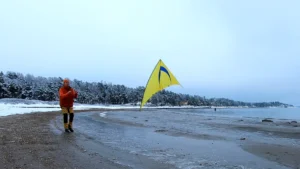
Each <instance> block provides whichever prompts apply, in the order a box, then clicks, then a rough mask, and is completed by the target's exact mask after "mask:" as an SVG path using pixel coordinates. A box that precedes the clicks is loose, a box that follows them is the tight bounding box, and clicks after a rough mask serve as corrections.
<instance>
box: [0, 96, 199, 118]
mask: <svg viewBox="0 0 300 169" xmlns="http://www.w3.org/2000/svg"><path fill="white" fill-rule="evenodd" d="M151 108H161V109H167V108H201V107H191V106H182V107H176V106H175V107H170V106H162V107H144V108H143V109H151ZM89 109H114V110H116V109H139V106H131V105H87V104H77V103H75V104H74V110H89ZM59 110H60V107H59V103H58V102H57V101H51V102H49V101H40V100H24V99H0V116H8V115H13V114H25V113H32V112H49V111H59Z"/></svg>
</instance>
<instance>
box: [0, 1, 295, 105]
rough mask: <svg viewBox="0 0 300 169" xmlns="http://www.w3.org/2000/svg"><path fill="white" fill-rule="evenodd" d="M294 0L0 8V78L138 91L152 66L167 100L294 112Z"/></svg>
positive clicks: (76, 3)
mask: <svg viewBox="0 0 300 169" xmlns="http://www.w3.org/2000/svg"><path fill="white" fill-rule="evenodd" d="M299 7H300V1H298V0H287V1H283V0H264V1H261V0H248V1H246V0H245V1H241V0H206V1H204V0H203V1H202V0H193V1H188V0H143V1H142V0H119V1H116V0H106V1H101V0H95V1H89V0H85V1H74V0H70V1H68V0H49V1H41V0H26V1H20V0H7V1H1V2H0V66H1V67H0V69H1V70H2V71H9V70H10V71H17V72H21V73H25V74H26V73H30V74H33V75H37V76H46V77H49V76H61V77H70V78H72V79H73V78H77V79H80V80H84V81H101V80H104V81H107V82H112V83H116V84H124V85H127V86H130V87H137V86H144V85H145V84H146V82H147V80H148V77H149V75H150V73H151V72H152V69H153V68H154V66H155V64H156V63H157V62H158V60H159V59H162V60H163V61H164V62H165V64H166V65H167V66H168V67H169V69H170V70H171V71H172V72H173V74H174V75H175V76H176V77H177V79H178V80H179V82H180V83H181V84H182V85H183V87H184V88H181V87H172V88H171V90H172V91H176V92H180V93H188V94H197V95H201V96H206V97H226V98H231V99H235V100H242V101H252V102H255V101H276V100H278V101H281V102H286V103H291V104H296V105H300V89H299V87H300V21H299V18H300V10H299Z"/></svg>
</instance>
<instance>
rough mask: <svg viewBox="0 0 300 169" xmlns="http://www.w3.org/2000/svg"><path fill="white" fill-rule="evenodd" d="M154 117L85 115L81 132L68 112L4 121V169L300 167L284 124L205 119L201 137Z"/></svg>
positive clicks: (0, 143)
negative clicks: (66, 117)
mask: <svg viewBox="0 0 300 169" xmlns="http://www.w3.org/2000/svg"><path fill="white" fill-rule="evenodd" d="M127 111H128V110H127ZM81 112H82V111H81ZM103 112H104V114H103ZM160 112H161V111H157V113H160ZM122 113H123V114H122ZM154 113H155V112H154ZM164 113H166V112H164ZM147 115H148V114H146V115H143V114H142V113H139V112H137V111H132V112H131V113H129V114H128V113H126V111H121V110H118V111H110V112H108V111H104V110H92V111H89V112H82V113H78V112H77V113H76V121H75V133H70V134H67V133H64V132H63V128H62V124H61V114H60V112H48V113H31V114H24V115H11V116H6V117H0V166H1V168H5V169H6V168H7V169H10V168H30V169H31V168H46V169H48V168H49V169H50V168H51V169H52V168H53V169H54V168H55V169H57V168H89V169H90V168H103V169H125V168H137V169H143V168H145V169H168V168H172V169H173V168H195V169H196V168H237V169H238V168H241V169H242V168H294V169H298V168H300V162H299V159H300V149H299V144H298V143H299V142H298V143H297V141H299V139H300V132H299V128H298V127H296V126H295V125H292V124H289V123H286V122H282V121H280V122H274V123H272V124H265V123H259V122H258V123H253V122H252V121H251V122H248V121H247V119H244V120H236V121H235V120H233V121H234V122H230V123H228V122H227V123H225V122H224V120H222V119H220V118H213V117H199V119H197V122H198V123H201V125H205V126H206V127H207V126H209V127H210V128H209V132H204V131H207V128H206V127H205V126H201V127H200V128H201V129H202V132H201V133H193V132H183V130H181V131H180V130H178V129H176V127H175V126H172V128H168V125H171V123H172V122H170V123H169V124H166V123H165V124H158V123H157V121H156V119H154V118H149V117H147ZM125 116H126V117H125ZM157 120H158V119H157ZM159 120H161V118H160V119H159ZM175 120H176V119H175ZM225 121H226V120H225ZM176 122H178V123H180V122H179V121H176ZM191 123H193V122H191ZM159 125H161V126H159ZM94 126H96V127H95V128H94ZM217 128H221V129H222V130H221V131H219V129H217ZM93 131H94V133H93ZM224 131H227V132H224ZM257 132H259V137H257V138H256V134H257ZM241 133H246V134H241ZM251 133H254V134H251ZM269 136H271V137H269ZM268 139H270V140H273V141H269V140H268ZM127 140H128V141H127ZM286 140H290V142H289V141H287V142H286ZM282 142H285V143H286V144H282ZM152 145H153V146H152ZM149 152H151V154H149ZM220 157H221V159H220ZM180 160H181V161H180Z"/></svg>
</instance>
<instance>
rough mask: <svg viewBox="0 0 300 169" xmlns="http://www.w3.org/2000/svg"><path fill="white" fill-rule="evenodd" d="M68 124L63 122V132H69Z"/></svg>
mask: <svg viewBox="0 0 300 169" xmlns="http://www.w3.org/2000/svg"><path fill="white" fill-rule="evenodd" d="M68 126H69V124H68V123H64V127H65V132H66V133H70V130H69V128H68Z"/></svg>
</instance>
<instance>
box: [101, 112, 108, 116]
mask: <svg viewBox="0 0 300 169" xmlns="http://www.w3.org/2000/svg"><path fill="white" fill-rule="evenodd" d="M106 113H107V112H103V113H99V116H100V117H105V116H106Z"/></svg>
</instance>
